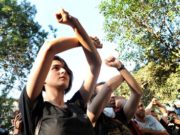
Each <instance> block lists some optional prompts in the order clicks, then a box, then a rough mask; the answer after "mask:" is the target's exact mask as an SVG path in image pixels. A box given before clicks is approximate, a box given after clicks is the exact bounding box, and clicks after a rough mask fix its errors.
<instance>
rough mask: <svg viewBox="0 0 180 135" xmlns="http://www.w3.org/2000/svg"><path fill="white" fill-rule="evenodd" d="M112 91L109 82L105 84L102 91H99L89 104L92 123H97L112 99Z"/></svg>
mask: <svg viewBox="0 0 180 135" xmlns="http://www.w3.org/2000/svg"><path fill="white" fill-rule="evenodd" d="M111 93H112V89H111V88H110V87H109V86H108V85H107V84H104V85H103V88H102V89H101V91H100V92H98V93H97V95H96V96H95V97H94V98H93V100H92V102H91V103H90V104H89V106H88V113H90V114H91V116H90V117H89V119H90V121H91V122H92V123H95V122H96V120H97V119H98V117H99V115H100V114H101V113H102V111H103V109H104V107H105V106H106V104H107V102H108V101H109V99H110V96H111Z"/></svg>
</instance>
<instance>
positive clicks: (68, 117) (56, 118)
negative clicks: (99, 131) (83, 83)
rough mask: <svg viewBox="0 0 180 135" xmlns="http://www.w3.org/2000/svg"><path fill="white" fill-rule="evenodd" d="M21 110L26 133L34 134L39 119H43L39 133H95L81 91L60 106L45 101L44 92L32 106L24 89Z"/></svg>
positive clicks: (44, 134) (60, 134) (53, 134)
mask: <svg viewBox="0 0 180 135" xmlns="http://www.w3.org/2000/svg"><path fill="white" fill-rule="evenodd" d="M20 111H21V113H22V117H23V124H24V134H25V135H34V132H35V128H36V125H37V123H38V121H39V120H41V121H42V123H41V126H40V127H41V128H40V130H39V135H93V127H92V124H91V122H90V121H89V119H88V117H87V115H86V113H85V112H84V111H85V105H84V103H83V99H82V96H81V94H80V92H79V91H78V92H77V93H76V94H75V95H74V96H73V98H72V99H71V100H69V101H67V102H66V103H65V106H64V107H61V108H59V107H56V106H54V105H53V104H52V103H50V102H46V101H45V102H44V101H43V97H42V94H40V95H39V97H37V99H36V100H35V101H34V103H33V106H32V102H31V101H30V100H29V99H28V96H27V93H26V90H23V92H22V94H21V97H20Z"/></svg>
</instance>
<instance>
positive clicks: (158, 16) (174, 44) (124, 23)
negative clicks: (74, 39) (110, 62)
mask: <svg viewBox="0 0 180 135" xmlns="http://www.w3.org/2000/svg"><path fill="white" fill-rule="evenodd" d="M99 9H100V12H101V13H102V14H103V15H104V17H105V23H104V29H105V32H106V34H107V39H108V40H110V41H113V42H117V43H118V44H119V47H118V48H117V50H118V51H119V54H120V59H125V60H131V61H132V60H134V61H135V62H136V63H137V67H136V69H135V70H136V71H138V70H139V69H140V68H141V69H140V70H139V71H138V72H137V76H136V77H137V78H140V79H141V83H142V84H143V85H144V86H146V90H145V91H144V94H145V97H146V100H149V99H148V98H151V97H152V96H153V95H154V94H156V95H157V96H160V97H165V99H167V97H168V93H169V94H170V92H172V91H176V90H177V89H178V88H180V86H177V85H176V84H174V83H172V82H174V81H176V80H179V79H178V77H179V73H178V71H179V62H180V2H179V1H178V0H166V1H165V0H141V1H136V0H102V1H101V3H100V5H99ZM142 66H144V67H142ZM170 79H172V80H170ZM164 93H166V94H165V95H164ZM172 94H173V93H172ZM169 98H175V97H173V96H169ZM163 99H164V98H163Z"/></svg>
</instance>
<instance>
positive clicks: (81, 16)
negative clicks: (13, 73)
mask: <svg viewBox="0 0 180 135" xmlns="http://www.w3.org/2000/svg"><path fill="white" fill-rule="evenodd" d="M29 1H30V2H31V3H32V4H33V5H35V6H36V9H37V14H36V16H35V21H37V22H38V23H39V24H40V25H41V26H42V28H43V29H45V30H47V31H48V30H49V28H48V25H52V26H53V27H54V28H57V37H61V36H73V35H74V32H73V30H72V29H71V28H70V27H68V26H66V25H62V24H58V22H57V21H56V18H55V13H56V12H57V11H58V10H60V9H61V8H63V9H65V10H66V11H68V12H69V14H70V15H72V16H75V17H76V18H78V20H79V21H80V23H81V24H82V26H83V27H84V28H85V30H86V32H87V33H88V34H89V35H90V36H97V37H98V38H99V39H100V41H101V42H102V43H103V48H102V49H98V52H99V53H100V56H101V59H102V61H104V59H105V58H107V57H108V56H110V55H113V56H115V57H117V56H118V54H117V52H116V51H115V48H116V47H117V45H116V44H113V43H109V42H107V41H105V34H104V31H103V22H104V19H103V16H102V15H101V14H100V13H99V10H98V4H99V2H100V1H99V0H29ZM52 35H53V34H52ZM52 35H51V33H50V36H49V39H48V40H52V37H53V36H52ZM59 55H60V56H61V57H62V58H64V59H65V60H66V62H67V63H68V65H69V67H70V68H71V69H72V71H73V74H74V80H73V85H72V89H71V91H70V92H69V93H68V94H67V95H66V96H65V99H69V98H70V97H72V95H73V94H74V93H75V92H76V91H77V90H78V89H79V88H80V87H81V85H82V83H83V80H84V78H85V77H86V76H85V75H86V70H87V62H86V58H85V56H84V54H83V51H82V49H81V48H78V49H77V48H75V49H72V50H68V51H66V52H63V53H61V54H59ZM117 73H118V72H117V71H116V70H115V69H113V68H110V67H107V66H106V65H105V64H104V63H102V67H101V72H100V76H99V79H98V82H101V81H106V80H108V79H109V78H110V77H112V76H114V75H116V74H117ZM17 94H19V93H17ZM17 94H16V96H17Z"/></svg>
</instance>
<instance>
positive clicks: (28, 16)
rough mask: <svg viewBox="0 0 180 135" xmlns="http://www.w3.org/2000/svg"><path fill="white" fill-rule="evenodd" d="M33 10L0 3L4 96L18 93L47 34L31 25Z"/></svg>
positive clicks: (11, 1)
mask: <svg viewBox="0 0 180 135" xmlns="http://www.w3.org/2000/svg"><path fill="white" fill-rule="evenodd" d="M35 14H36V9H35V6H31V5H30V3H28V2H26V1H22V2H21V3H20V4H18V3H17V1H16V0H0V20H1V21H0V68H1V70H0V72H1V75H0V86H1V89H4V92H5V93H9V91H10V90H11V89H12V88H16V89H18V90H22V86H23V85H24V82H25V80H26V75H27V73H28V72H29V69H30V68H31V67H32V62H33V60H34V57H35V55H36V53H37V51H38V50H39V47H40V45H42V43H43V42H44V39H45V38H46V37H47V34H48V33H47V32H45V31H44V30H42V29H41V26H40V25H39V24H38V23H37V22H35V21H34V17H35Z"/></svg>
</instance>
